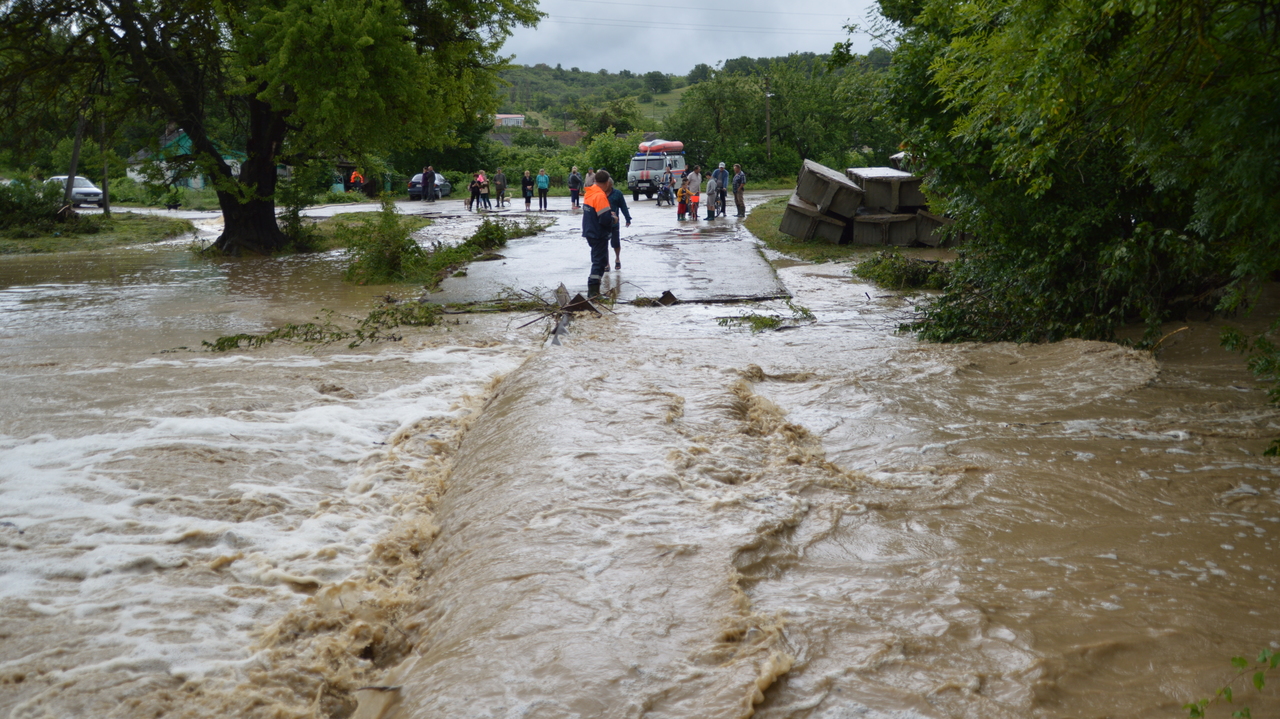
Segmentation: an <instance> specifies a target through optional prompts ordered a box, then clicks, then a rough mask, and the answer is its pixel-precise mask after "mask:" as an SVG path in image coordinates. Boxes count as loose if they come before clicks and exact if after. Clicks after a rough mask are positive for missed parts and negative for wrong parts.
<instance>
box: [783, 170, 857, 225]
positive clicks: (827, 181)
mask: <svg viewBox="0 0 1280 719" xmlns="http://www.w3.org/2000/svg"><path fill="white" fill-rule="evenodd" d="M796 194H797V195H799V196H800V199H802V200H804V201H805V202H808V203H810V204H812V205H814V206H815V207H817V208H818V211H819V212H821V213H822V214H824V215H829V216H834V217H839V218H840V219H845V220H847V219H848V218H850V217H853V216H854V214H856V213H857V211H858V208H859V207H860V206H861V205H862V188H861V187H858V185H857V184H855V183H854V182H852V181H851V180H850V179H849V178H848V177H845V176H844V175H841V174H840V173H839V172H837V171H835V170H833V169H831V168H829V167H825V166H823V165H819V164H818V163H816V162H814V161H812V160H805V161H804V165H803V166H801V168H800V177H799V178H798V179H797V180H796Z"/></svg>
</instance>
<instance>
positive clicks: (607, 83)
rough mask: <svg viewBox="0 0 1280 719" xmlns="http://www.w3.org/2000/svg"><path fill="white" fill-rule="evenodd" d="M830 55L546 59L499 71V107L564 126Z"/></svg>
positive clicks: (879, 53) (872, 61)
mask: <svg viewBox="0 0 1280 719" xmlns="http://www.w3.org/2000/svg"><path fill="white" fill-rule="evenodd" d="M889 57H890V56H889V53H888V52H887V51H885V50H883V49H879V48H877V49H874V50H872V51H871V52H870V53H868V54H867V55H866V56H865V58H864V61H865V62H866V63H867V64H869V65H874V66H878V67H882V68H883V67H888V65H889ZM829 59H830V58H829V56H828V55H825V54H816V53H811V52H806V53H796V54H793V55H788V56H781V57H761V58H752V57H745V56H744V57H739V58H735V59H732V60H725V61H724V62H723V63H721V64H720V66H719V67H718V68H713V67H711V66H710V65H707V64H705V63H700V64H698V65H695V66H694V67H693V68H692V69H690V70H689V72H688V73H687V74H684V75H674V74H669V73H663V72H659V71H657V70H651V71H648V72H644V71H640V70H637V71H632V70H620V71H618V72H616V73H612V72H608V71H607V70H603V69H601V70H598V71H591V70H584V69H582V68H577V67H571V68H568V69H565V68H564V67H562V66H560V65H556V66H555V67H551V66H550V65H547V64H545V63H539V64H537V65H520V66H518V67H513V68H511V69H509V70H505V71H503V72H502V73H501V77H502V79H503V80H505V81H506V82H508V83H510V85H509V86H508V87H506V88H504V89H503V90H502V91H501V95H502V97H501V105H500V109H499V110H498V111H499V112H502V113H528V112H530V111H533V112H538V113H541V114H543V115H546V116H548V117H549V118H552V121H551V124H552V125H553V127H551V128H545V129H566V128H565V125H566V123H573V122H574V118H575V116H576V115H577V114H578V113H580V112H581V111H583V110H584V109H587V108H595V107H601V106H604V105H605V104H606V103H609V102H610V101H617V100H621V99H624V98H635V100H636V102H638V103H641V104H644V103H648V102H653V101H655V99H656V100H657V101H658V102H663V100H662V99H660V98H657V96H659V95H663V94H666V93H669V92H671V91H673V90H678V89H680V88H683V87H687V86H689V85H696V84H697V83H700V82H705V81H707V80H710V79H712V78H713V77H715V76H723V75H763V74H766V73H767V72H768V71H769V68H771V67H773V66H775V65H780V64H787V65H789V66H793V67H800V68H804V69H806V70H813V69H814V68H818V67H821V68H825V67H826V66H827V64H828V61H829ZM839 72H843V69H841V70H837V73H839ZM583 129H589V128H583ZM628 129H630V128H628ZM642 129H658V128H642Z"/></svg>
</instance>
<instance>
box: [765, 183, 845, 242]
mask: <svg viewBox="0 0 1280 719" xmlns="http://www.w3.org/2000/svg"><path fill="white" fill-rule="evenodd" d="M844 228H845V222H844V221H843V220H841V219H839V218H836V217H829V216H827V215H824V214H822V212H820V211H819V210H818V207H817V206H816V205H814V204H812V203H809V202H805V201H804V200H802V199H800V197H799V195H798V194H793V195H791V199H790V200H788V201H787V208H786V210H784V211H783V213H782V222H781V223H780V224H779V225H778V231H779V232H782V233H784V234H788V235H791V236H792V237H797V238H799V239H802V240H814V239H818V240H823V241H826V242H830V243H832V244H839V243H840V238H841V236H842V235H843V234H844Z"/></svg>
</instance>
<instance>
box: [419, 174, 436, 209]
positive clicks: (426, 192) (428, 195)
mask: <svg viewBox="0 0 1280 719" xmlns="http://www.w3.org/2000/svg"><path fill="white" fill-rule="evenodd" d="M419 188H420V189H421V190H422V201H423V202H435V201H436V199H437V198H438V197H439V196H440V195H439V193H440V188H439V187H436V168H434V167H432V166H431V165H427V166H426V167H424V168H422V182H421V183H420V184H419Z"/></svg>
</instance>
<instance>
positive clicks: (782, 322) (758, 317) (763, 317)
mask: <svg viewBox="0 0 1280 719" xmlns="http://www.w3.org/2000/svg"><path fill="white" fill-rule="evenodd" d="M784 301H785V302H786V303H787V308H788V309H790V310H791V316H790V317H784V316H782V315H779V314H761V313H758V312H744V313H742V314H740V315H738V316H736V317H717V318H716V324H718V325H720V326H721V327H746V328H748V329H750V330H751V333H752V334H757V333H759V332H765V331H768V330H780V329H785V328H788V327H798V326H800V324H801V323H803V322H813V321H815V320H816V319H817V318H816V317H814V315H813V313H812V312H810V311H809V308H807V307H804V306H803V305H797V304H795V303H794V302H792V301H791V300H784Z"/></svg>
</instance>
